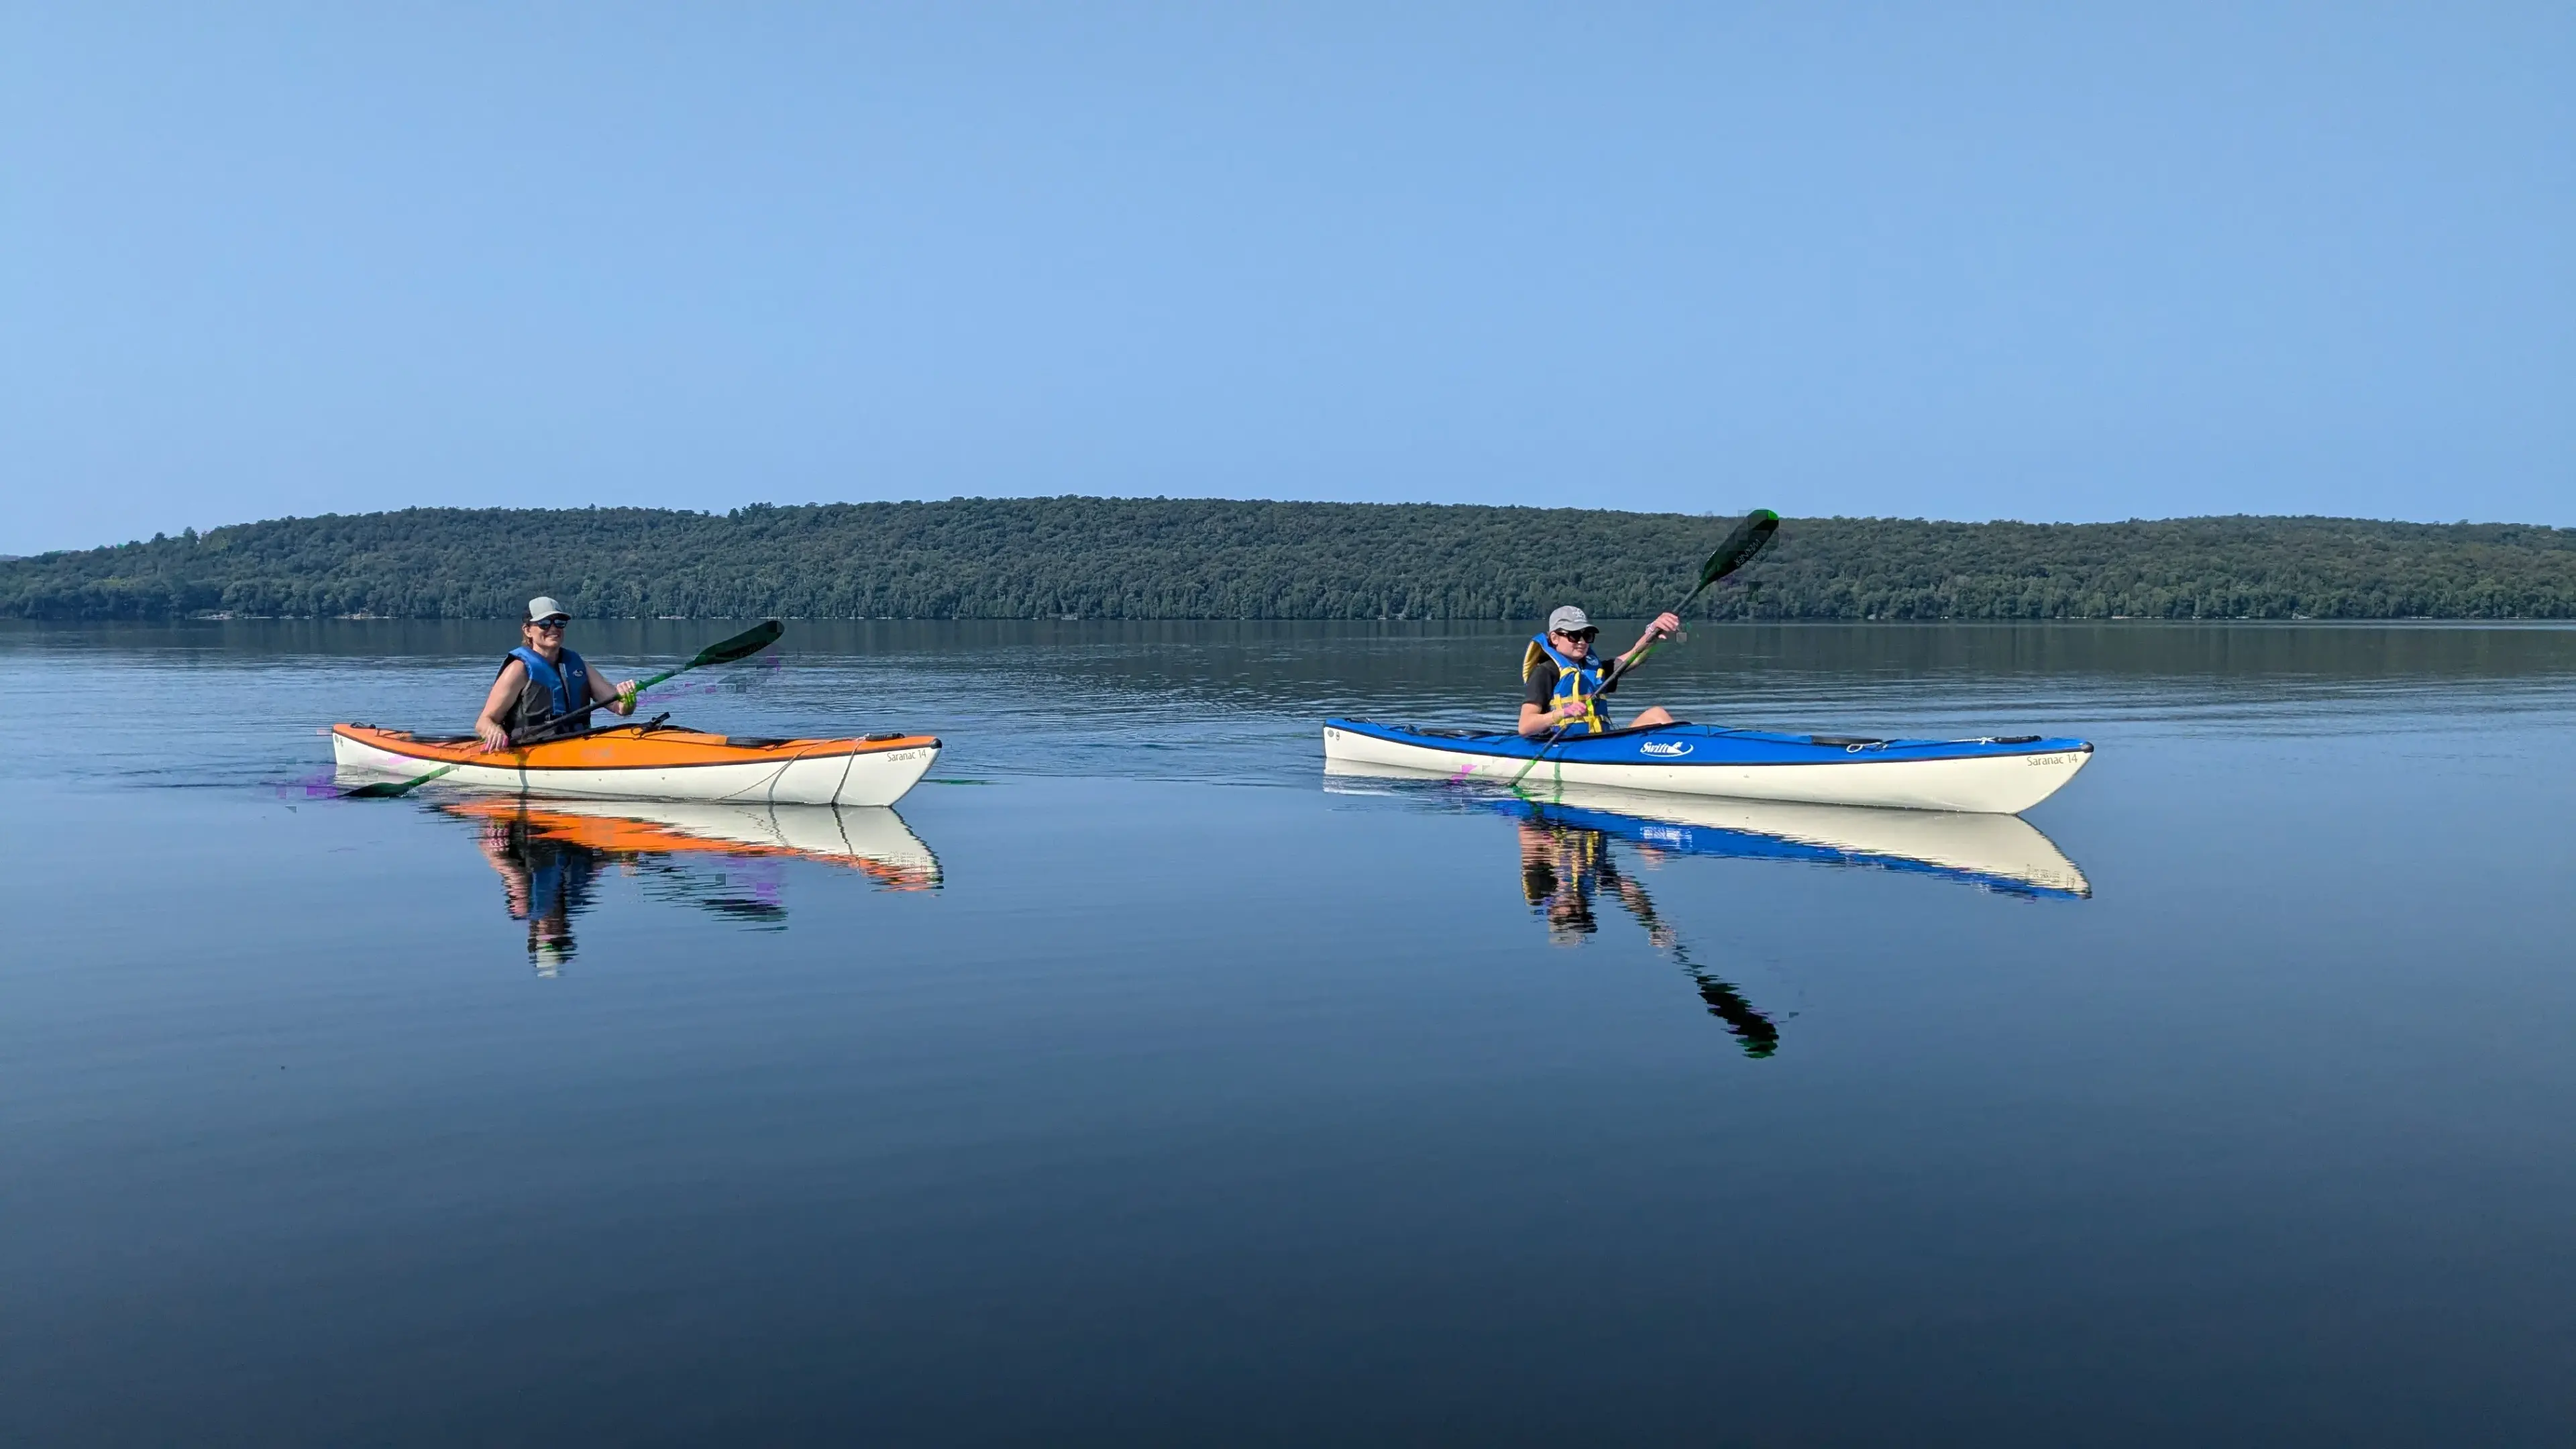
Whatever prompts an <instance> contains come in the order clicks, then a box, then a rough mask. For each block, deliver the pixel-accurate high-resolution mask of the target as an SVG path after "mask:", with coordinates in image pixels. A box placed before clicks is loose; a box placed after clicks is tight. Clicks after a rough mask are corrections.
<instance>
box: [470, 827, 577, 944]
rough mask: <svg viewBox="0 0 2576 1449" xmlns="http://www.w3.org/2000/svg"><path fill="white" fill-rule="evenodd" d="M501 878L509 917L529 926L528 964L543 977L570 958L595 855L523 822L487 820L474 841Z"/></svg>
mask: <svg viewBox="0 0 2576 1449" xmlns="http://www.w3.org/2000/svg"><path fill="white" fill-rule="evenodd" d="M477 843H478V844H479V845H480V846H481V847H482V850H483V858H484V859H485V860H487V861H489V862H491V865H492V869H493V870H494V871H495V872H497V873H498V874H499V875H500V877H501V888H502V891H503V892H504V893H505V894H506V895H507V896H508V897H509V902H510V918H511V919H512V920H516V921H525V922H527V924H528V961H529V963H530V964H531V965H533V966H535V967H536V968H537V972H538V974H539V975H542V976H552V975H554V974H555V970H556V968H558V967H560V966H561V965H562V964H563V963H564V962H566V961H569V960H571V959H572V954H573V939H572V918H573V917H574V916H575V915H576V914H578V913H580V912H582V911H586V910H588V909H590V892H591V885H592V882H594V881H595V880H597V879H598V876H599V869H600V864H601V858H600V855H599V853H598V852H597V851H594V850H591V849H590V848H589V847H587V846H582V845H576V844H573V843H572V842H570V841H564V840H557V839H554V838H552V837H550V836H548V835H547V834H546V833H545V832H544V831H543V830H541V829H537V828H534V827H532V826H531V825H530V824H529V822H528V821H527V820H526V819H524V818H516V819H486V820H485V821H484V822H483V830H482V835H481V838H480V839H479V840H478V842H477Z"/></svg>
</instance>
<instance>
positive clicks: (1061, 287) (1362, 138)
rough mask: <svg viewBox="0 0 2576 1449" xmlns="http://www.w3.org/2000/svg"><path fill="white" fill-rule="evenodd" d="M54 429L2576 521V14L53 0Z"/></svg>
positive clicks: (420, 489) (39, 339)
mask: <svg viewBox="0 0 2576 1449" xmlns="http://www.w3.org/2000/svg"><path fill="white" fill-rule="evenodd" d="M0 467H5V469H6V474H7V476H6V478H5V481H0V552H29V551H33V550H37V549H42V548H53V547H64V546H86V545H90V544H94V543H99V542H107V541H114V540H121V539H125V538H129V537H134V536H138V535H149V534H151V533H152V532H153V531H155V530H156V529H166V530H169V531H172V532H176V531H177V530H178V529H179V528H181V527H182V526H184V525H195V526H197V527H200V528H203V527H206V526H209V525H212V524H215V523H220V522H227V521H237V520H242V519H248V518H257V517H269V516H275V515H278V514H284V513H316V512H324V511H332V510H339V511H351V510H362V509H372V508H380V507H392V506H400V505H406V504H427V503H455V504H498V503H526V504H566V505H577V504H584V503H594V502H596V503H635V504H661V505H673V506H684V507H695V508H713V509H721V508H726V507H730V506H732V505H735V504H739V503H744V502H754V501H764V500H766V501H774V502H801V501H806V500H812V499H866V498H905V497H945V496H949V495H952V494H1003V493H1061V492H1083V493H1124V494H1136V493H1145V494H1151V493H1166V494H1173V495H1221V496H1229V497H1279V498H1347V499H1389V500H1393V499H1425V500H1439V501H1487V502H1512V503H1545V502H1577V503H1587V504H1603V505H1609V506H1620V507H1637V508H1679V509H1711V510H1714V509H1733V508H1741V507H1746V506H1750V505H1753V504H1756V503H1761V504H1768V505H1770V506H1772V507H1776V508H1779V509H1781V510H1782V511H1784V512H1789V513H1793V514H1813V513H1876V514H1904V515H1928V516H1933V517H1949V518H1989V517H2017V518H2034V519H2096V518H2121V517H2129V516H2132V515H2144V516H2164V515H2172V514H2183V513H2204V512H2329V513H2349V514H2359V515H2366V516H2374V517H2398V518H2419V519H2452V518H2461V517H2473V518H2480V519H2517V520H2525V521H2534V522H2550V523H2559V524H2576V6H2570V5H2568V4H2566V3H2564V0H2553V3H2546V4H2531V5H2512V4H2479V5H2420V6H2391V5H2365V4H2324V5H2314V6H2297V5H2278V6H2264V5H2256V4H2241V3H2240V4H2224V5H2211V6H2187V5H2176V4H2171V3H2155V4H2139V5H2134V6H2130V7H2127V8H2125V9H2121V8H2118V7H2113V6H2109V5H2091V4H2085V5H2066V4H2053V3H2052V4H2032V5H2027V6H2018V7H2016V6H1990V5H1974V4H1942V5H1889V6H1845V7H1836V6H1814V5H1797V4H1787V3H1783V4H1776V5H1771V6H1767V7H1760V8H1753V7H1742V8H1728V7H1724V6H1719V5H1714V4H1706V5H1698V4H1694V5H1672V6H1663V7H1617V6H1599V5H1585V6H1571V5H1553V6H1544V7H1530V8H1525V9H1524V8H1512V7H1506V6H1499V5H1488V4H1476V5H1459V6H1454V7H1445V6H1444V7H1423V6H1417V7H1401V6H1390V5H1386V4H1383V3H1376V4H1364V5H1350V6H1327V5H1320V4H1308V5H1291V6H1278V7H1252V6H1239V5H1189V6H1183V5H1173V6H1168V7H1140V6H1118V5H1107V4H1079V5H1070V4H1046V5H1035V4H1032V5H1027V6H972V5H964V4H941V5H929V4H918V5H875V6H857V5H829V6H825V5H817V6H812V7H788V6H767V7H755V6H744V5H693V6H667V7H659V6H643V5H634V4H614V5H610V4H601V5H596V6H578V5H492V6H483V7H459V6H441V7H422V8H419V9H416V10H404V9H402V8H399V7H396V6H391V5H357V6H346V5H343V6H331V5H320V4H317V5H313V6H310V7H306V8H300V9H284V8H270V7H265V6H260V5H256V4H238V5H223V6H215V5H179V4H170V5H165V6H160V7H156V8H132V9H128V8H120V7H118V6H115V5H112V4H102V3H82V4H69V5H51V6H47V5H35V4H21V5H11V6H7V7H5V8H0Z"/></svg>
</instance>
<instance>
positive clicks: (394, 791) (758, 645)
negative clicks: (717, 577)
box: [342, 619, 786, 800]
mask: <svg viewBox="0 0 2576 1449" xmlns="http://www.w3.org/2000/svg"><path fill="white" fill-rule="evenodd" d="M785 632H786V630H785V628H784V627H782V626H781V625H780V624H779V622H778V621H777V620H776V619H768V620H764V621H763V622H762V623H761V624H760V625H759V626H758V627H756V628H751V629H745V630H743V631H742V632H741V633H739V634H736V635H734V636H733V637H732V638H730V639H724V640H719V641H718V642H716V643H713V644H710V645H708V646H707V647H706V648H704V649H701V650H699V651H698V652H697V654H696V656H695V657H694V658H692V659H690V660H689V662H688V663H686V664H683V665H681V666H680V667H679V668H677V669H665V670H663V671H662V672H661V673H659V674H656V675H653V676H651V677H650V678H646V679H639V680H637V681H635V694H638V695H640V694H642V693H643V692H644V691H646V690H648V689H651V688H652V687H653V686H654V685H657V684H660V683H661V682H662V681H664V680H666V679H669V678H671V677H672V676H673V675H677V674H686V673H688V672H689V671H690V670H692V669H703V668H705V667H706V666H708V665H710V664H731V663H732V662H733V661H735V660H737V659H748V658H750V657H751V656H752V655H754V654H757V653H759V652H760V651H761V650H763V649H766V648H768V647H769V646H770V645H772V644H775V643H777V642H778V636H779V635H781V634H783V633H785ZM632 697H633V696H632V695H619V696H618V698H620V699H628V698H632ZM607 703H609V701H608V700H604V699H594V700H592V701H591V702H590V703H588V704H585V705H583V706H582V707H581V708H579V709H577V710H574V711H573V712H572V713H570V714H567V715H563V716H561V717H560V718H556V719H550V720H547V721H546V722H545V724H544V726H543V728H544V729H546V730H548V731H549V732H551V731H553V730H555V729H558V728H560V727H562V726H563V725H566V724H569V723H571V722H572V721H574V720H577V719H586V718H588V717H589V715H590V712H591V711H592V710H595V709H597V708H599V707H600V706H601V705H603V704H607ZM519 742H520V741H519V736H517V735H512V736H511V737H510V743H511V744H513V745H516V744H518V743H519ZM464 763H465V762H464V761H462V760H460V761H458V762H457V763H456V764H453V765H441V766H439V767H438V768H437V769H435V770H432V771H430V772H429V773H428V774H426V775H421V776H418V777H416V778H414V779H409V780H403V781H400V782H396V781H391V780H387V781H382V782H379V783H377V784H373V785H360V786H358V787H357V788H356V789H354V790H351V791H350V792H349V793H348V794H347V795H346V796H344V797H342V798H344V799H349V800H391V799H394V798H396V797H398V796H402V795H408V794H410V793H411V792H412V791H414V790H417V789H419V788H420V787H421V786H423V785H426V784H428V783H429V782H430V781H432V780H435V779H437V778H438V777H439V776H441V775H444V774H446V773H448V772H449V771H451V770H454V769H457V768H458V767H459V766H461V765H463V764H464Z"/></svg>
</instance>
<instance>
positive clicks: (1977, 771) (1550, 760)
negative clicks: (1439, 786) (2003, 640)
mask: <svg viewBox="0 0 2576 1449" xmlns="http://www.w3.org/2000/svg"><path fill="white" fill-rule="evenodd" d="M1324 758H1325V760H1326V761H1327V762H1328V763H1329V762H1334V761H1345V762H1351V763H1357V764H1366V765H1386V766H1394V767H1397V768H1401V769H1407V770H1413V771H1418V772H1420V773H1423V774H1436V775H1441V776H1445V777H1448V778H1451V779H1459V780H1470V779H1473V780H1502V781H1510V780H1514V779H1526V780H1527V781H1528V782H1531V783H1544V784H1548V785H1565V784H1578V785H1606V786H1611V787H1614V788H1618V789H1627V790H1653V791H1664V792H1669V793H1674V794H1682V795H1721V796H1727V797H1731V798H1734V799H1742V800H1788V801H1799V802H1804V803H1808V804H1817V805H1873V806H1892V807H1896V808H1900V809H1909V810H1966V811H1974V812H1977V813H1980V814H1998V815H2018V814H2020V813H2021V812H2022V811H2024V810H2027V809H2029V808H2030V807H2031V806H2033V805H2036V804H2038V803H2039V802H2040V801H2042V800H2045V799H2047V798H2048V797H2049V796H2051V795H2053V794H2055V793H2057V791H2058V789H2059V787H2061V786H2063V785H2064V784H2065V783H2066V782H2067V781H2069V780H2072V779H2074V778H2075V773H2076V771H2078V770H2081V769H2083V768H2084V766H2085V764H2086V763H2087V762H2089V761H2090V760H2091V759H2092V758H2093V746H2092V745H2091V744H2089V743H2087V742H2086V741H2083V740H2078V739H2063V738H2056V739H2052V738H2044V737H2042V736H2038V735H2007V736H1986V737H1981V738H1976V739H1961V740H1890V739H1875V738H1868V737H1863V736H1851V735H1792V734H1779V733H1775V732H1772V731H1768V730H1739V729H1728V728H1726V727H1724V726H1722V725H1699V724H1668V725H1654V726H1650V727H1647V728H1644V729H1624V730H1608V731H1605V732H1603V733H1600V734H1597V735H1579V736H1572V737H1568V738H1566V739H1562V740H1559V741H1558V742H1556V743H1555V744H1554V745H1553V746H1549V745H1546V744H1545V743H1544V742H1543V741H1542V740H1539V739H1531V738H1528V737H1526V736H1523V735H1518V734H1513V733H1510V732H1506V731H1497V732H1492V733H1483V732H1478V731H1474V730H1443V729H1422V728H1416V727H1414V726H1412V725H1389V724H1378V723H1376V722H1374V721H1371V720H1361V719H1329V720H1326V721H1325V722H1324ZM1533 762H1535V763H1533ZM1524 770H1526V771H1527V772H1528V773H1527V775H1526V776H1524V775H1523V771H1524Z"/></svg>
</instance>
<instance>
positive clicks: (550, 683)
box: [474, 596, 635, 754]
mask: <svg viewBox="0 0 2576 1449" xmlns="http://www.w3.org/2000/svg"><path fill="white" fill-rule="evenodd" d="M571 622H572V615H570V614H567V613H565V612H564V609H563V606H562V605H561V604H558V603H556V602H555V601H554V600H552V599H549V598H545V597H542V596H540V597H538V598H534V599H530V600H528V616H527V617H526V618H524V619H522V620H520V621H519V647H518V648H516V649H513V650H511V651H510V654H509V657H508V658H506V659H504V660H502V661H501V673H500V674H499V676H498V677H496V678H495V679H493V681H492V689H491V692H490V693H488V694H486V695H484V696H483V713H482V715H481V716H480V717H479V718H477V719H476V720H475V721H474V733H476V734H477V735H480V736H482V739H483V743H482V744H480V745H478V746H476V747H475V752H476V753H478V754H488V753H490V752H491V751H493V750H506V749H508V748H509V747H510V738H511V736H513V735H516V736H518V737H519V739H520V741H521V742H522V743H530V742H533V741H535V740H539V739H543V738H545V737H546V736H547V735H548V734H550V733H555V732H556V731H550V730H548V729H547V727H546V726H547V721H549V720H557V719H561V718H563V717H564V716H565V715H568V714H571V713H572V712H573V711H574V710H577V709H579V708H581V707H582V706H583V705H585V704H589V703H591V702H592V701H594V700H596V701H598V702H599V703H600V704H601V705H602V706H604V707H606V708H608V709H613V710H615V711H617V712H618V713H619V714H633V713H634V712H635V681H634V680H631V679H629V680H626V681H624V682H622V683H618V684H610V683H609V682H608V681H606V680H604V679H601V678H600V677H599V676H598V675H595V674H593V673H591V672H590V666H589V665H587V664H585V663H583V662H582V658H581V656H580V655H578V654H575V653H573V652H572V651H571V650H569V649H566V648H565V647H564V642H563V640H564V626H565V625H566V624H569V623H571ZM579 728H581V722H578V721H576V722H574V723H572V724H570V725H568V726H566V727H564V729H563V730H562V731H560V732H562V733H570V732H571V731H572V730H575V729H579Z"/></svg>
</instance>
